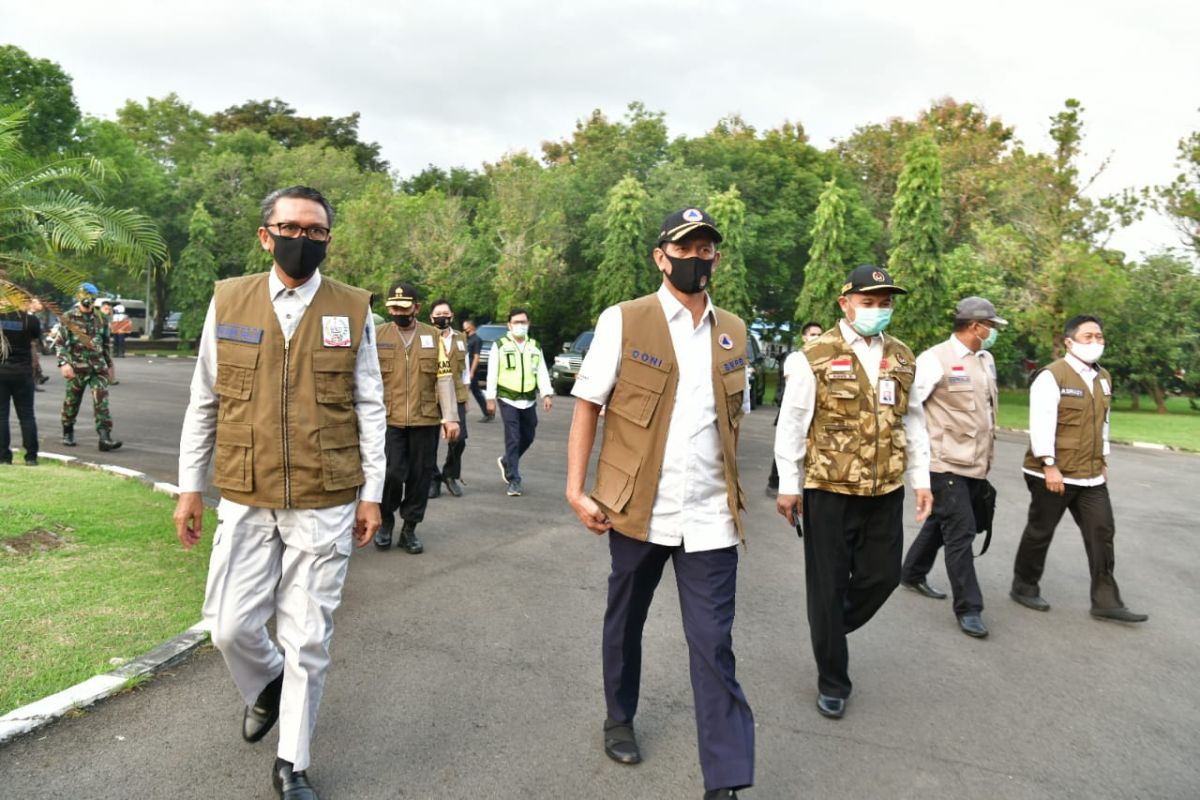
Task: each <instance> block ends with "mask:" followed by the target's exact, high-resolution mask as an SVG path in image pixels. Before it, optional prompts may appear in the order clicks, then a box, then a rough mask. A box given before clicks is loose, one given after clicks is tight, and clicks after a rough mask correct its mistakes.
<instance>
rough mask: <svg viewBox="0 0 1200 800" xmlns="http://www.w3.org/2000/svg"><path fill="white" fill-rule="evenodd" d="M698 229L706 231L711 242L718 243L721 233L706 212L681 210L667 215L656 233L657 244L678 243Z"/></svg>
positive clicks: (691, 209) (694, 209)
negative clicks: (710, 236) (710, 237)
mask: <svg viewBox="0 0 1200 800" xmlns="http://www.w3.org/2000/svg"><path fill="white" fill-rule="evenodd" d="M698 228H705V229H707V230H708V232H709V233H711V234H712V236H713V241H714V242H717V243H720V241H721V239H722V236H721V232H720V231H719V230H717V226H716V223H714V222H713V218H712V217H710V216H709V215H708V212H706V211H701V210H700V209H698V208H681V209H679V210H678V211H672V212H671V213H670V214H668V215H667V218H666V219H665V220H663V224H662V230H660V231H659V233H658V243H659V245H662V243H663V242H678V241H679V240H680V239H682V238H683V237H685V236H687V235H688V234H689V233H691V232H692V231H694V230H696V229H698Z"/></svg>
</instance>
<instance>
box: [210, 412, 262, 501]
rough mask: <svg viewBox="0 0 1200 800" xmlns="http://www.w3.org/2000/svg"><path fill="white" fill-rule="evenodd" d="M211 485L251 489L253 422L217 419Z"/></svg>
mask: <svg viewBox="0 0 1200 800" xmlns="http://www.w3.org/2000/svg"><path fill="white" fill-rule="evenodd" d="M213 486H216V487H217V488H219V489H229V490H231V491H235V492H251V491H254V426H253V425H251V424H250V423H248V422H218V423H217V452H216V457H215V458H214V459H213Z"/></svg>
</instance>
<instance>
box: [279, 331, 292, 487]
mask: <svg viewBox="0 0 1200 800" xmlns="http://www.w3.org/2000/svg"><path fill="white" fill-rule="evenodd" d="M290 355H291V342H284V343H283V380H282V383H283V391H282V392H281V393H280V397H281V398H282V400H281V402H280V417H281V418H282V420H283V507H284V508H291V507H292V463H291V458H292V452H291V447H290V445H289V438H288V368H289V364H288V362H289V359H290Z"/></svg>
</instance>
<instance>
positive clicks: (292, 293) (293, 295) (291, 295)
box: [288, 289, 296, 297]
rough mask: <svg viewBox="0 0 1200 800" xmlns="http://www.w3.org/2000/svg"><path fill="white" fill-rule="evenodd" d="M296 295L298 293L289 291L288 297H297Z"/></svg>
mask: <svg viewBox="0 0 1200 800" xmlns="http://www.w3.org/2000/svg"><path fill="white" fill-rule="evenodd" d="M295 295H296V293H295V292H294V291H293V290H291V289H288V297H295Z"/></svg>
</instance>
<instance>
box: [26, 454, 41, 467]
mask: <svg viewBox="0 0 1200 800" xmlns="http://www.w3.org/2000/svg"><path fill="white" fill-rule="evenodd" d="M37 465H38V461H37V456H25V466H27V467H36V466H37Z"/></svg>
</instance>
